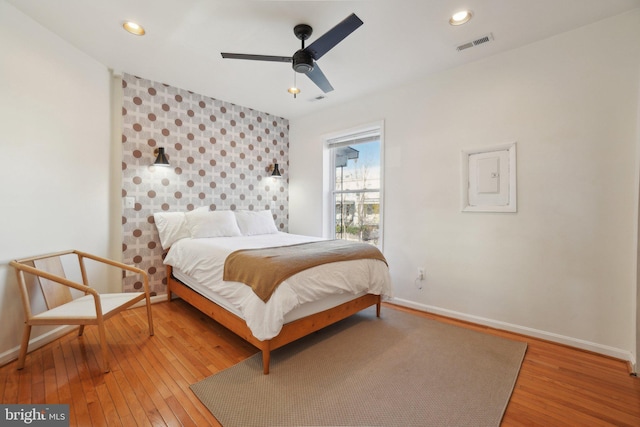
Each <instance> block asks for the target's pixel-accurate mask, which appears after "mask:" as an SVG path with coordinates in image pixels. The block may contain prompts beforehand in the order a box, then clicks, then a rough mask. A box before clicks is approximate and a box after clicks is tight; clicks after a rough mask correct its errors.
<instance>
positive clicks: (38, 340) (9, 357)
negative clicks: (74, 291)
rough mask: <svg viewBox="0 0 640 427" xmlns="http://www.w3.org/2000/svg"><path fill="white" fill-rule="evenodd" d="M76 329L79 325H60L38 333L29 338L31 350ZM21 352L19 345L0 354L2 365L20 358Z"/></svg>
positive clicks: (0, 363) (0, 364)
mask: <svg viewBox="0 0 640 427" xmlns="http://www.w3.org/2000/svg"><path fill="white" fill-rule="evenodd" d="M74 329H78V326H77V325H68V326H59V327H57V328H55V329H53V330H51V331H49V332H46V333H44V334H42V335H38V336H37V337H35V338H32V339H30V340H29V351H33V350H35V349H37V348H40V347H42V346H44V345H47V344H49V343H50V342H52V341H55V340H57V339H58V338H60V337H62V336H64V335H66V334H68V333H69V332H71V331H73V330H74ZM20 333H22V331H20ZM19 354H20V346H19V345H18V346H16V347H14V348H11V349H9V350H7V351H5V352H4V353H2V354H0V366H4V365H6V364H7V363H11V362H13V361H14V360H16V359H17V358H18V355H19Z"/></svg>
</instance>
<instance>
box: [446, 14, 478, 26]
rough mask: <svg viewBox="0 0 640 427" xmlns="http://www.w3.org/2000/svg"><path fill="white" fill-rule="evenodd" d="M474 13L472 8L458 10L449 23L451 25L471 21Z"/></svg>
mask: <svg viewBox="0 0 640 427" xmlns="http://www.w3.org/2000/svg"><path fill="white" fill-rule="evenodd" d="M472 16H473V14H472V13H471V11H470V10H461V11H460V12H456V13H454V14H453V15H452V16H451V19H449V24H451V25H462V24H466V23H467V22H469V20H470V19H471V17H472Z"/></svg>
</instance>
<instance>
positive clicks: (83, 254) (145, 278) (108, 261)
mask: <svg viewBox="0 0 640 427" xmlns="http://www.w3.org/2000/svg"><path fill="white" fill-rule="evenodd" d="M73 253H75V254H76V255H78V258H79V260H80V266H81V269H82V271H83V273H82V275H83V279H84V280H85V283H87V281H86V274H85V273H84V263H83V262H82V259H83V258H88V259H91V260H93V261H97V262H101V263H103V264H107V265H110V266H112V267H117V268H120V269H121V270H128V271H131V272H134V273H138V274H141V275H142V277H143V281H142V283H143V286H144V291H145V293H147V294H148V293H149V275H148V274H147V272H146V271H144V270H142V269H141V268H138V267H134V266H132V265H128V264H124V263H122V262H118V261H114V260H111V259H108V258H103V257H101V256H98V255H93V254H90V253H88V252H82V251H77V250H74V251H73Z"/></svg>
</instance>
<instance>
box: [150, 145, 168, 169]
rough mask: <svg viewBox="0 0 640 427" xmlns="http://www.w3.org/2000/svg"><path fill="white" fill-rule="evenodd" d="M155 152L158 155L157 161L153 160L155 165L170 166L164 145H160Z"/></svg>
mask: <svg viewBox="0 0 640 427" xmlns="http://www.w3.org/2000/svg"><path fill="white" fill-rule="evenodd" d="M153 154H154V155H155V156H157V157H156V161H155V162H153V165H154V166H170V165H169V160H167V156H165V155H164V147H158V148H156V149H155V150H153Z"/></svg>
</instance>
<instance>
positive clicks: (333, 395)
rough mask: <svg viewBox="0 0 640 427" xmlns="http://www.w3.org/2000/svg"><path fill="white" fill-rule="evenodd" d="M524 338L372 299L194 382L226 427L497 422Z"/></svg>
mask: <svg viewBox="0 0 640 427" xmlns="http://www.w3.org/2000/svg"><path fill="white" fill-rule="evenodd" d="M525 352H526V344H525V343H521V342H516V341H512V340H508V339H504V338H500V337H495V336H491V335H486V334H482V333H479V332H474V331H470V330H468V329H464V328H460V327H456V326H452V325H447V324H444V323H440V322H437V321H434V320H430V319H425V318H422V317H418V316H415V315H412V314H409V313H405V312H401V311H398V310H393V309H389V308H383V310H382V317H381V318H376V317H375V310H374V309H373V308H369V309H367V310H364V311H362V312H361V313H358V314H356V315H354V316H352V317H350V318H348V319H345V320H343V321H341V322H339V323H337V324H335V325H332V326H329V327H327V328H325V329H323V330H321V331H319V332H316V333H314V334H312V335H310V336H308V337H305V338H303V339H301V340H298V341H296V342H294V343H291V344H289V345H287V346H285V347H283V348H281V349H278V350H275V351H273V352H272V354H271V371H270V372H271V373H270V374H269V375H263V374H262V356H261V354H260V353H258V354H256V355H254V356H252V357H250V358H249V359H247V360H245V361H243V362H241V363H239V364H237V365H235V366H232V367H231V368H228V369H226V370H224V371H222V372H219V373H217V374H215V375H212V376H210V377H208V378H206V379H204V380H202V381H200V382H198V383H196V384H193V385H192V386H191V389H192V390H193V392H194V393H195V394H196V395H197V396H198V398H199V399H200V400H201V401H202V402H203V403H204V404H205V405H206V406H207V408H208V409H209V410H210V411H211V413H212V414H213V415H214V416H215V417H216V419H218V421H219V422H220V423H221V424H222V425H223V426H225V427H232V426H242V427H247V426H474V427H482V426H498V425H499V424H500V421H501V419H502V416H503V414H504V411H505V409H506V407H507V403H508V402H509V398H510V396H511V393H512V391H513V387H514V384H515V381H516V378H517V376H518V372H519V370H520V365H521V364H522V360H523V358H524V354H525Z"/></svg>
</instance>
